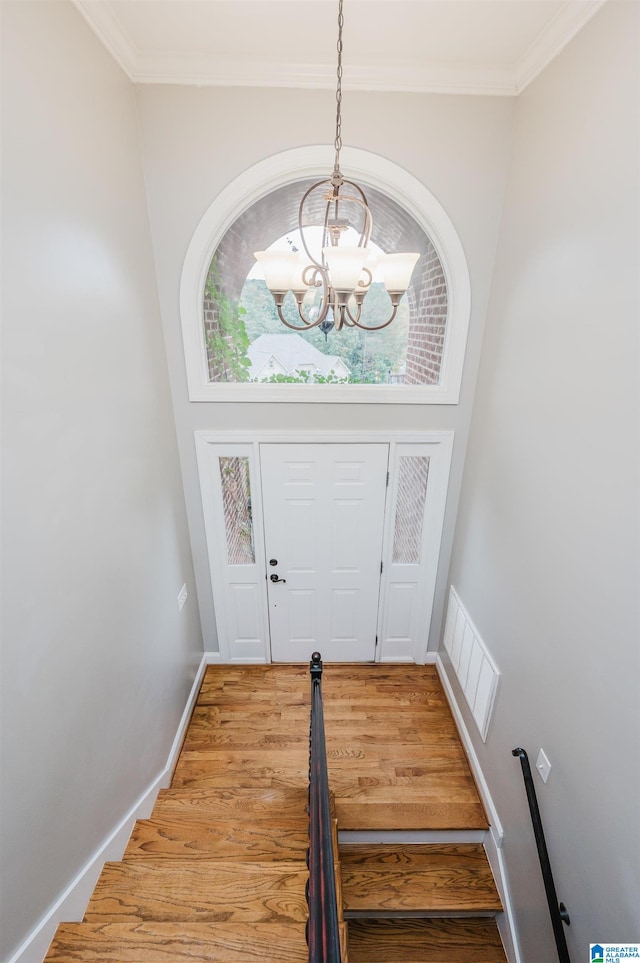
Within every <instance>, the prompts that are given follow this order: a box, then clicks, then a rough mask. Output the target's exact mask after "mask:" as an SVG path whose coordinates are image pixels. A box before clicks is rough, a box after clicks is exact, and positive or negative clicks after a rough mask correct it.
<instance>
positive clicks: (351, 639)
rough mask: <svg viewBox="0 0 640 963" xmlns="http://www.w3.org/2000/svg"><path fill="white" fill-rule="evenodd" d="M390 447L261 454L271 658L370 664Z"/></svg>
mask: <svg viewBox="0 0 640 963" xmlns="http://www.w3.org/2000/svg"><path fill="white" fill-rule="evenodd" d="M388 459H389V446H388V445H387V444H370V445H367V444H354V445H351V444H316V445H304V444H291V445H280V444H263V445H261V446H260V464H261V475H262V501H263V517H264V534H265V551H266V570H267V593H268V609H269V624H270V635H271V657H272V659H273V660H274V661H276V662H302V661H306V660H308V659H309V657H310V655H311V653H312V652H313V651H315V650H318V651H319V652H321V654H322V657H323V658H324V659H327V660H330V661H333V662H339V661H340V662H362V661H364V662H366V661H373V659H374V657H375V647H376V625H377V619H378V602H379V595H380V570H381V561H382V540H383V532H384V518H385V497H386V490H387V489H386V486H387V470H388Z"/></svg>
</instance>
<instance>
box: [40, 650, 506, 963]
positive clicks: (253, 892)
mask: <svg viewBox="0 0 640 963" xmlns="http://www.w3.org/2000/svg"><path fill="white" fill-rule="evenodd" d="M309 690H310V681H309V672H308V667H307V666H306V665H270V666H235V665H233V666H216V667H210V668H209V669H208V670H207V672H206V675H205V678H204V681H203V684H202V688H201V691H200V695H199V698H198V701H197V705H196V708H195V710H194V713H193V716H192V719H191V722H190V725H189V728H188V732H187V735H186V738H185V742H184V745H183V748H182V752H181V754H180V758H179V761H178V764H177V767H176V770H175V773H174V778H173V781H172V785H171V788H170V789H167V790H163V791H161V792H160V793H159V795H158V799H157V802H156V805H155V807H154V811H153V813H152V816H151V818H150V819H146V820H140V821H139V822H138V823H137V824H136V826H135V828H134V831H133V833H132V836H131V839H130V841H129V844H128V846H127V849H126V851H125V854H124V857H123V859H122V861H121V862H118V863H108V864H106V865H105V868H104V870H103V873H102V875H101V877H100V879H99V881H98V884H97V885H96V889H95V891H94V894H93V897H92V899H91V901H90V903H89V906H88V907H87V911H86V914H85V918H84V921H83V922H82V923H66V924H62V925H61V926H60V927H59V928H58V931H57V933H56V937H55V939H54V941H53V943H52V946H51V948H50V951H49V954H48V956H47V960H49V961H55V963H63V961H65V960H69V961H71V960H86V961H89V963H91V961H98V960H101V961H116V960H117V961H120V963H143V961H144V963H169V961H171V963H183V961H187V960H189V961H191V963H193V961H197V960H201V961H209V960H211V961H217V963H257V961H258V960H260V961H261V963H278V961H279V963H296V961H298V960H306V959H307V950H306V945H305V941H304V922H305V920H306V917H307V906H306V900H305V895H304V894H305V883H306V880H307V877H308V872H307V869H306V863H305V856H306V848H307V844H308V836H307V817H306V803H307V778H308V776H307V773H308V740H309V701H310V700H309ZM323 697H324V706H325V723H326V734H327V755H328V765H329V779H330V785H331V787H332V796H333V804H334V809H335V815H336V816H337V821H338V826H339V828H340V829H342V830H349V829H362V830H405V831H411V830H455V831H456V832H460V831H464V830H469V829H471V830H475V831H478V830H484V829H485V828H486V827H487V820H486V816H485V814H484V811H483V808H482V804H481V802H480V799H479V797H478V793H477V791H476V788H475V785H474V782H473V779H472V776H471V773H470V771H469V767H468V763H467V760H466V756H465V754H464V751H463V749H462V746H461V745H460V742H459V739H458V736H457V732H456V729H455V725H454V722H453V719H452V717H451V713H450V711H449V708H448V706H447V703H446V700H445V697H444V693H443V691H442V688H441V686H440V683H439V680H438V678H437V674H436V672H435V669H434V668H433V667H432V666H397V665H394V666H390V665H339V664H335V665H328V666H325V671H324V677H323ZM340 860H341V867H340V880H341V897H340V901H341V904H343V905H344V909H345V913H346V916H347V917H349V918H350V922H349V924H348V934H349V946H348V952H349V955H350V958H351V960H352V963H359V961H360V963H367V961H369V960H371V961H373V960H374V959H375V960H376V961H378V960H380V959H384V960H385V963H393V961H394V960H396V959H397V960H398V961H400V960H402V961H403V963H405V961H406V963H440V961H451V963H457V961H466V963H469V961H470V960H471V959H473V960H474V961H480V963H505V957H504V954H503V952H502V949H501V945H500V939H499V936H498V933H497V929H496V926H495V921H494V920H492V919H485V918H482V916H483V914H484V915H491V914H495V912H496V911H499V910H500V901H499V898H498V895H497V892H496V889H495V884H494V883H493V879H492V876H491V872H490V869H489V866H488V863H487V861H486V857H485V855H484V852H483V850H482V847H481V846H480V845H479V844H478V843H475V842H469V843H460V842H457V843H455V844H453V843H444V842H443V843H439V844H429V845H416V844H407V843H406V842H405V843H403V844H396V845H394V844H392V843H385V844H380V845H375V846H372V845H367V846H363V845H356V844H353V843H349V844H347V845H341V846H340ZM402 914H405V915H409V916H410V917H411V918H409V919H404V920H403V919H400V918H397V917H399V916H402ZM434 914H435V915H437V916H438V917H440V918H438V919H433V918H430V917H432V916H433V915H434ZM447 914H449V915H450V916H453V914H455V916H456V917H457V918H447ZM474 914H475V916H476V917H479V918H473V919H472V918H466V917H470V916H473V915H474ZM416 915H419V916H422V917H424V918H422V919H416V918H414V917H415V916H416ZM389 916H391V917H396V918H393V919H385V918H384V917H389ZM443 916H444V917H445V918H444V919H443V918H441V917H443ZM342 939H343V947H344V961H343V963H347V960H346V957H347V927H343V929H342ZM465 953H466V954H467V955H466V956H465Z"/></svg>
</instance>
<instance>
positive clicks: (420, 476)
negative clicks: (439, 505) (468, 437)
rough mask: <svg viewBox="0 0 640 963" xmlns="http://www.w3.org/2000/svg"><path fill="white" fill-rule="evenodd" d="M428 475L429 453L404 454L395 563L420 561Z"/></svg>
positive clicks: (398, 504)
mask: <svg viewBox="0 0 640 963" xmlns="http://www.w3.org/2000/svg"><path fill="white" fill-rule="evenodd" d="M428 477H429V458H428V457H425V456H422V455H404V456H403V457H402V458H400V470H399V472H398V495H397V499H396V517H395V525H394V533H393V561H394V563H398V564H400V565H417V564H418V563H419V562H420V545H421V542H422V523H423V518H424V504H425V500H426V497H427V480H428Z"/></svg>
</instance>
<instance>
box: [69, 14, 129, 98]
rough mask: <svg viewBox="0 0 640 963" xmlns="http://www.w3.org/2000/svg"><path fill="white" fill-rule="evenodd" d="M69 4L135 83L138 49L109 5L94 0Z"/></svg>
mask: <svg viewBox="0 0 640 963" xmlns="http://www.w3.org/2000/svg"><path fill="white" fill-rule="evenodd" d="M71 2H72V3H73V5H74V6H75V8H76V10H77V11H78V13H80V14H82V16H83V17H84V19H85V20H86V21H87V23H88V24H89V26H90V27H91V29H92V30H93V32H94V33H95V34H96V36H97V37H98V39H99V40H100V41H101V43H102V44H103V46H104V47H106V48H107V50H108V51H109V53H110V54H111V56H112V57H113V58H114V60H115V61H116V62H117V63H118V64H119V65H120V66H121V67H122V69H123V70H124V72H125V73H126V75H127V76H128V77H129V79H130V80H133V81H135V75H136V72H137V62H138V59H139V56H140V54H139V51H138V48H137V47H136V46H135V44H134V43H132V41H131V39H130V38H129V36H128V35H127V34H126V33H125V32H124V30H123V29H122V27H121V26H120V24H119V22H118V20H117V19H116V18H115V17H114V15H113V13H112V11H111V8H110V7H109V5H108V4H107V3H95V0H71Z"/></svg>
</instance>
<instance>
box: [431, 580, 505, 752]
mask: <svg viewBox="0 0 640 963" xmlns="http://www.w3.org/2000/svg"><path fill="white" fill-rule="evenodd" d="M443 642H444V647H445V649H446V650H447V652H448V654H449V658H450V659H451V665H452V666H453V670H454V672H455V674H456V676H457V679H458V682H459V683H460V688H461V689H462V691H463V692H464V696H465V699H466V700H467V704H468V706H469V708H470V709H471V714H472V716H473V719H474V722H475V724H476V725H477V727H478V730H479V732H480V735H481V736H482V741H483V742H484V741H485V740H486V738H487V731H488V729H489V722H490V720H491V713H492V711H493V706H494V703H495V698H496V693H497V691H498V681H499V679H500V673H499V672H498V669H497V667H496V664H495V662H494V661H493V659H492V658H491V656H490V655H489V652H488V650H487V647H486V645H485V644H484V642H483V641H482V639H481V638H480V635H479V633H478V630H477V629H476V627H475V626H474V624H473V622H472V621H471V618H470V617H469V613H468V612H467V610H466V609H465V607H464V605H463V604H462V602H461V601H460V599H459V598H458V595H457V593H456V590H455V589H454V587H453V586H451V588H450V590H449V606H448V609H447V621H446V623H445V629H444V639H443Z"/></svg>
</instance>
